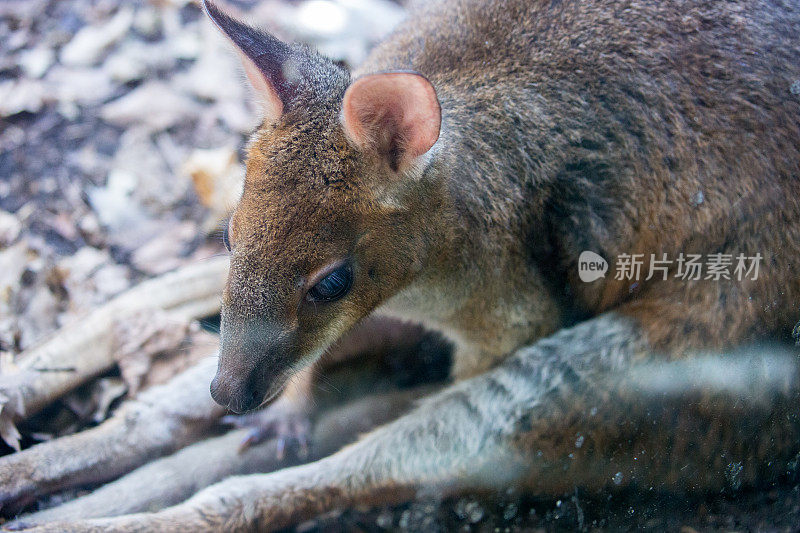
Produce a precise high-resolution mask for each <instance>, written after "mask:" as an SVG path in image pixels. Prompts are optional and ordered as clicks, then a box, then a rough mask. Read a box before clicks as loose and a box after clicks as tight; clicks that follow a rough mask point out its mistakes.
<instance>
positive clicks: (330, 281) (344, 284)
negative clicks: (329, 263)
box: [308, 265, 353, 302]
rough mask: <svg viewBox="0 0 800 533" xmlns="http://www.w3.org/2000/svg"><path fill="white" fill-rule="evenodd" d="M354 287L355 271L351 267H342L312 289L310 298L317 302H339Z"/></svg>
mask: <svg viewBox="0 0 800 533" xmlns="http://www.w3.org/2000/svg"><path fill="white" fill-rule="evenodd" d="M352 285H353V270H352V269H351V268H350V266H349V265H342V266H340V267H339V268H337V269H336V270H334V271H333V272H331V273H330V274H328V275H327V276H325V277H324V278H322V280H321V281H320V282H319V283H317V284H316V285H314V286H313V287H311V289H309V291H308V298H309V299H310V300H312V301H315V302H331V301H333V300H338V299H339V298H341V297H342V296H344V295H345V294H347V291H349V290H350V287H351V286H352Z"/></svg>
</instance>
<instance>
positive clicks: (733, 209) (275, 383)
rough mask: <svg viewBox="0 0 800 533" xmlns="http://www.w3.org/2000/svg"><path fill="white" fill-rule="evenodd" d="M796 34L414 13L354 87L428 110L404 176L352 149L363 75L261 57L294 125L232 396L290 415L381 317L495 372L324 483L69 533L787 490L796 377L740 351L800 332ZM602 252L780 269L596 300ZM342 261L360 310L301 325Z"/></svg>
mask: <svg viewBox="0 0 800 533" xmlns="http://www.w3.org/2000/svg"><path fill="white" fill-rule="evenodd" d="M215 9H216V8H213V7H212V8H211V9H210V12H211V13H212V16H214V17H216V20H218V21H219V20H222V22H223V24H222V25H221V26H226V27H232V28H233V33H234V38H232V40H233V41H234V42H238V43H239V45H240V46H242V44H241V43H244V44H245V45H247V46H251V45H252V44H253V42H255V41H253V37H254V35H256V34H255V33H253V32H252V30H242V29H241V28H239V29H236V25H235V24H233V25H231V24H232V23H231V21H230V20H225V19H221V18H220V17H219V16H218V13H217V14H216V15H215ZM237 31H244V32H245V36H246V39H244V40H242V39H239V41H237V39H236V38H235V37H236V32H237ZM798 33H800V6H798V5H797V3H796V2H794V1H791V2H790V1H782V0H756V1H744V0H741V1H736V0H733V1H728V2H718V1H712V0H692V1H689V2H684V1H678V0H665V1H661V2H653V1H645V0H597V1H583V0H511V1H507V2H504V1H500V0H495V1H489V2H479V1H477V0H446V1H444V0H442V1H437V2H430V3H420V6H418V8H417V10H416V11H415V12H414V13H413V14H412V15H411V16H410V17H409V18H408V19H407V21H406V22H405V23H404V24H403V25H402V26H401V27H400V28H398V30H397V31H396V32H395V34H394V35H393V36H392V37H390V38H389V39H388V40H387V41H386V42H384V43H383V44H382V45H380V46H379V47H378V48H377V49H376V50H375V51H374V53H373V54H372V55H371V56H370V58H369V59H368V61H367V62H366V63H365V64H364V65H363V66H362V67H361V68H360V69H359V71H358V72H356V73H354V74H353V78H358V77H362V76H368V75H371V74H375V73H378V72H384V71H407V70H412V71H415V72H417V73H419V74H421V75H422V76H424V78H425V79H427V80H429V81H430V83H431V85H432V87H433V88H434V89H435V91H436V94H437V97H438V100H439V103H440V104H441V132H440V134H439V137H438V140H437V142H436V144H435V145H434V146H433V147H432V148H431V150H430V151H429V152H428V153H427V154H424V155H422V156H420V157H418V158H416V160H414V161H413V162H412V164H410V165H405V166H403V165H399V164H397V162H398V161H404V162H405V161H406V160H405V159H403V157H402V156H403V155H405V154H403V153H397V152H398V150H399V151H400V152H402V150H403V149H404V148H403V147H404V146H415V145H414V142H413V141H414V140H415V139H417V138H416V137H414V135H415V133H414V132H413V131H411V132H410V133H409V134H408V135H409V136H410V137H409V138H405V139H402V138H401V139H397V138H396V137H397V136H396V135H395V132H392V131H388V133H387V138H388V139H389V140H390V141H391V142H390V143H389V145H388V146H391V147H392V149H391V150H389V151H386V150H383V151H381V150H377V151H376V150H369V149H366V148H363V147H362V148H359V147H357V146H355V145H353V144H351V142H350V140H348V135H347V134H346V133H345V131H344V129H343V128H347V120H345V125H344V126H343V125H342V121H341V118H340V115H341V110H342V106H343V105H342V104H343V102H342V100H343V98H345V94H346V92H345V91H347V90H348V87H354V85H351V76H350V75H349V73H347V72H345V71H343V70H342V69H340V68H338V67H336V66H334V65H333V64H332V63H331V62H329V61H327V60H325V59H324V58H321V57H319V56H318V55H316V54H314V53H313V52H310V51H307V50H304V49H300V48H293V49H292V50H294V51H293V52H291V54H294V59H293V63H292V70H291V71H292V72H300V73H302V74H303V76H301V77H300V78H299V79H294V80H293V79H291V78H287V77H286V76H284V74H285V71H284V70H282V69H277V70H276V69H275V66H274V64H273V63H274V61H272V62H270V61H262V59H263V57H266V58H267V59H269V57H268V55H267V56H263V57H262V59H259V61H261V63H260V66H258V65H257V66H258V68H259V69H261V71H260V72H261V73H262V74H263V76H264V77H265V79H267V81H268V82H269V83H272V85H273V88H274V90H275V94H274V95H271V99H270V101H271V102H280V105H278V106H277V107H280V112H281V114H280V115H279V116H276V115H275V114H273V115H272V116H270V117H269V118H268V120H266V121H265V123H264V124H263V125H262V127H261V128H259V130H258V131H257V132H256V134H255V135H254V137H253V140H252V142H251V145H250V149H249V152H248V165H247V167H248V168H247V181H246V184H245V188H244V194H243V197H242V200H241V203H240V205H239V206H238V207H237V209H236V212H235V213H234V215H233V219H232V221H231V228H230V229H231V240H232V242H233V251H232V256H231V275H230V279H229V281H228V285H227V287H226V290H225V294H224V297H223V303H224V309H223V339H222V352H221V357H220V362H219V371H218V374H217V378H216V379H215V384H214V386H213V387H212V389H213V390H214V392H215V394H216V396H215V397H218V399H222V400H225V401H227V402H228V403H229V404H230V405H231V407H234V408H240V409H242V408H247V407H248V406H251V405H252V401H251V400H252V399H253V398H252V397H251V393H257V394H258V395H259V397H258V398H256V399H257V400H260V396H261V395H262V394H263V395H264V397H270V396H272V395H274V394H275V393H276V392H277V391H278V390H280V388H281V387H282V386H283V384H284V383H285V381H286V379H287V377H288V376H289V375H290V374H292V373H293V372H296V371H297V370H298V369H299V368H300V367H303V366H305V365H307V364H309V363H310V362H311V361H312V360H313V359H315V358H316V357H317V356H318V355H319V354H321V353H322V351H324V349H325V348H326V347H327V346H328V345H329V344H330V343H332V342H333V341H334V340H335V339H336V338H338V337H340V336H341V335H343V334H344V333H345V332H346V331H348V330H349V329H350V328H351V327H352V326H353V325H354V324H356V323H357V322H359V321H360V320H361V319H362V318H364V317H365V316H367V315H369V314H370V313H373V312H391V313H394V314H397V315H400V316H402V317H411V318H416V319H420V320H423V321H425V322H426V323H428V324H429V325H432V326H434V327H437V328H439V329H441V330H442V331H444V332H445V333H446V334H448V335H449V336H450V337H451V338H452V339H453V340H454V341H455V342H456V345H457V351H456V354H455V362H454V375H455V377H457V378H466V377H468V376H472V375H475V377H472V378H470V379H465V380H463V381H461V382H460V383H456V384H455V385H452V386H450V387H448V388H446V389H445V390H444V391H443V392H441V393H439V394H436V395H433V396H432V397H430V398H428V399H426V400H425V401H424V402H422V403H421V405H420V406H419V407H418V408H416V409H415V410H413V411H412V412H411V413H409V414H407V415H405V416H402V417H400V418H399V419H397V420H395V421H394V422H392V423H390V424H388V425H386V426H383V427H381V428H379V429H377V430H376V431H374V432H372V433H370V434H368V435H366V436H365V437H364V438H363V439H361V440H360V441H359V442H357V443H355V444H353V445H351V446H349V447H347V448H344V449H343V450H341V451H339V452H337V453H336V454H333V455H331V456H329V457H327V458H325V459H322V460H320V461H317V462H315V463H311V464H308V465H304V466H301V467H297V468H292V469H287V470H282V471H279V472H276V473H273V474H265V475H259V476H247V477H241V478H232V479H230V480H228V481H226V482H223V483H220V484H218V485H215V486H212V487H210V488H209V489H207V490H205V491H203V492H201V493H200V494H198V495H197V496H195V497H194V498H192V499H191V500H189V501H188V502H186V503H184V504H181V505H179V506H176V507H173V508H170V509H167V510H164V511H162V512H160V513H156V514H142V515H133V516H129V517H122V518H119V519H113V520H107V521H97V522H93V523H84V524H77V525H75V526H74V527H73V526H70V525H66V526H65V525H62V524H57V525H55V526H53V528H65V529H69V530H79V531H82V530H92V528H93V527H94V528H107V529H108V530H119V531H140V530H141V531H145V530H150V529H153V528H158V529H163V530H165V531H167V530H168V531H182V530H212V529H214V528H215V527H218V526H224V527H227V528H234V529H240V530H247V529H254V528H264V527H272V528H276V527H283V526H286V525H288V524H290V523H293V522H297V521H298V520H301V519H303V518H306V517H309V516H311V515H313V514H315V513H319V512H323V511H326V510H330V509H333V508H336V507H340V506H348V505H352V504H353V503H354V502H358V501H368V502H373V503H381V502H382V503H389V502H393V501H397V500H398V499H399V498H407V497H409V496H410V495H411V494H412V491H413V490H414V489H416V488H420V487H431V486H432V487H436V488H437V489H440V492H441V493H453V492H455V491H457V490H460V489H463V488H468V489H497V488H502V487H505V486H507V485H509V484H511V483H521V484H523V485H524V486H526V487H527V488H529V489H532V490H537V491H543V492H554V491H555V492H557V491H560V490H564V489H565V488H568V487H572V486H573V485H580V486H583V487H587V488H589V489H590V490H597V489H601V488H604V487H608V486H613V484H626V485H628V484H634V485H635V484H637V483H638V484H640V486H644V487H649V486H658V487H662V488H667V489H679V490H680V489H690V490H700V491H703V490H708V491H719V490H722V489H731V490H737V489H738V487H739V486H741V484H757V483H759V482H769V481H771V480H773V479H776V478H780V477H781V476H783V475H785V474H787V472H788V473H790V474H791V473H792V472H794V471H796V467H797V460H796V457H797V456H796V454H797V452H798V444H797V443H798V442H800V424H798V421H797V417H796V416H795V414H794V411H796V409H794V406H796V405H797V400H798V396H800V394H799V393H798V391H800V365H798V360H797V357H796V353H795V352H794V351H791V350H789V349H787V348H786V347H785V346H784V347H780V346H778V345H769V344H766V345H764V344H762V345H756V347H755V348H751V349H750V350H747V349H744V348H743V347H742V346H739V345H744V343H746V342H747V341H751V340H756V339H762V338H764V337H772V338H775V339H779V340H788V337H789V332H790V331H791V328H792V325H793V324H794V323H795V322H796V321H797V319H798V318H799V315H800V309H798V306H799V305H800V277H798V275H797V273H798V270H799V269H800V195H798V191H799V190H800V166H799V165H800V120H798V119H800V97H799V96H798V95H797V94H796V93H797V91H796V90H792V89H791V88H792V87H797V85H798V83H800V41H798V40H797V35H798ZM264 42H266V43H267V44H266V45H265V47H262V48H263V49H264V50H266V52H264V53H265V54H268V53H271V52H270V51H274V50H278V52H279V54H278V55H280V56H281V57H286V56H287V54H290V51H288V50H287V49H285V48H281V47H285V45H282V44H280V43H277V42H276V41H275V40H274V39H271V38H264ZM251 48H252V46H251ZM262 48H258V47H256V49H257V50H258V51H259V53H261V51H262ZM262 55H263V54H262ZM259 57H261V56H259ZM253 63H254V64H256V63H257V61H255V60H254V61H253ZM420 79H422V78H416V79H415V83H416V82H419V81H420ZM270 80H272V81H270ZM274 80H279V81H280V83H278V82H274ZM287 80H288V81H287ZM281 84H283V85H281ZM411 85H412V84H409V87H410V86H411ZM275 87H277V88H275ZM268 90H270V89H268ZM384 96H385V95H384ZM273 107H275V106H273ZM345 107H346V106H345ZM401 107H402V106H401ZM430 110H432V111H435V110H434V109H433V108H432V107H431V108H430ZM401 115H402V113H401ZM428 118H430V119H431V120H428V121H424V120H423V121H419V122H418V124H434V123H435V122H436V121H435V120H434V119H435V118H436V117H435V116H433V117H428ZM396 122H397V121H396ZM400 123H402V120H401V121H400ZM412 130H413V128H412ZM351 133H352V131H351ZM417 133H419V132H417ZM423 133H430V132H429V131H426V132H423ZM357 137H358V136H355V137H354V136H353V135H350V137H349V138H351V139H352V138H357ZM420 137H421V138H425V137H424V135H421V136H420ZM404 143H405V144H404ZM393 161H394V162H395V164H393V163H392V162H393ZM398 169H399V170H398ZM698 193H702V199H703V201H702V202H700V201H697V200H695V199H696V198H698ZM584 250H591V251H594V252H597V253H599V254H601V255H602V256H604V257H605V258H606V259H609V260H613V259H614V258H616V257H617V256H619V255H620V254H623V253H627V254H639V253H641V254H646V257H649V254H656V255H657V256H659V257H660V256H661V254H663V253H667V254H668V257H669V258H670V259H675V258H676V257H677V255H678V254H679V253H681V252H683V253H685V254H689V253H700V254H704V255H705V254H713V253H719V252H722V253H732V254H738V253H744V254H746V255H748V256H752V255H755V254H756V253H760V254H762V256H763V257H764V261H763V263H762V265H761V272H760V276H759V279H758V280H757V281H738V280H729V281H725V280H722V281H710V280H708V281H706V280H703V281H697V282H690V281H683V280H676V279H674V278H672V277H670V278H669V279H668V280H667V281H655V280H653V281H649V282H648V281H643V280H640V281H639V283H638V284H635V285H633V284H631V283H630V282H621V281H616V280H614V279H613V272H614V267H615V265H613V264H612V265H611V271H610V274H609V275H608V276H607V277H606V278H605V279H603V280H599V281H595V282H593V283H583V282H581V281H579V280H578V278H577V260H578V256H579V254H580V253H581V252H582V251H584ZM343 259H348V260H350V261H351V262H352V265H353V269H354V272H355V281H354V285H353V288H352V291H351V292H350V293H349V294H348V295H347V296H346V297H344V298H343V299H341V300H339V301H337V302H332V303H327V304H324V305H316V306H315V305H309V303H308V302H307V301H306V300H304V294H305V291H306V290H307V288H308V286H307V285H308V279H309V278H311V277H312V276H314V275H315V273H317V272H319V271H320V269H322V268H326V267H327V266H329V265H331V264H332V263H334V262H336V261H340V260H343ZM646 268H647V265H645V266H644V271H645V272H646ZM734 346H739V348H737V349H730V350H727V349H725V350H723V348H729V347H734ZM701 349H714V350H715V351H716V352H717V353H716V354H714V355H706V356H702V355H698V353H697V352H698V350H701ZM665 354H666V355H667V357H665ZM493 366H494V368H492V369H490V370H486V369H488V368H489V367H493ZM581 436H582V437H583V440H581V441H580V442H581V444H580V445H578V443H577V442H578V441H577V440H576V439H578V437H581ZM721 458H724V460H723V459H721ZM731 469H732V470H731ZM617 473H619V474H620V475H621V476H622V477H621V478H619V482H618V481H617V478H618V477H619V476H617V475H616V474H617ZM730 474H735V475H733V476H732V475H730ZM612 480H613V481H612Z"/></svg>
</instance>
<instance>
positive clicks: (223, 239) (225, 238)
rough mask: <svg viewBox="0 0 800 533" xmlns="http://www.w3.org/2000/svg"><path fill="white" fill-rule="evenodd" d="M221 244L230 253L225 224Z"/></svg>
mask: <svg viewBox="0 0 800 533" xmlns="http://www.w3.org/2000/svg"><path fill="white" fill-rule="evenodd" d="M222 244H224V245H225V248H227V249H228V251H229V252H230V251H231V239H230V237H229V236H228V225H227V224H225V229H223V230H222Z"/></svg>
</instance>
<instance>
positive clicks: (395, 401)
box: [7, 387, 433, 526]
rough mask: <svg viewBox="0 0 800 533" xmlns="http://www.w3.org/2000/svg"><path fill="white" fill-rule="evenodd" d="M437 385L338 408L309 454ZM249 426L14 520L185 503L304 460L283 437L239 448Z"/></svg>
mask: <svg viewBox="0 0 800 533" xmlns="http://www.w3.org/2000/svg"><path fill="white" fill-rule="evenodd" d="M431 390H433V389H432V388H431V387H420V388H417V389H411V390H404V391H395V392H392V393H386V394H377V395H371V396H369V397H366V398H362V399H360V400H355V401H353V402H351V403H348V404H345V405H344V406H340V407H337V408H334V409H332V410H331V411H329V412H328V413H325V414H323V415H321V416H320V417H319V418H318V422H317V423H316V424H315V425H314V430H313V433H312V440H311V444H310V447H309V454H308V456H307V457H305V458H304V460H306V461H312V460H316V459H319V458H321V457H324V456H326V455H329V454H331V453H333V452H335V451H336V450H338V449H339V448H341V447H342V446H344V445H345V444H348V443H350V442H352V441H354V440H355V439H356V438H357V437H358V435H359V434H360V433H363V432H366V431H369V430H371V429H373V428H374V427H376V426H378V425H381V424H383V423H385V422H388V421H390V420H393V419H394V418H396V417H398V416H399V415H401V414H402V413H403V412H405V411H407V410H408V409H409V408H410V407H411V405H412V403H413V401H414V400H416V399H417V398H419V397H421V396H422V395H423V394H425V393H427V392H430V391H431ZM246 433H247V430H236V431H231V432H229V433H227V434H226V435H223V436H221V437H217V438H213V439H208V440H205V441H201V442H198V443H196V444H193V445H191V446H188V447H186V448H184V449H183V450H181V451H179V452H177V453H175V454H173V455H170V456H168V457H164V458H162V459H159V460H157V461H154V462H152V463H149V464H147V465H145V466H142V467H141V468H139V469H137V470H135V471H133V472H131V473H130V474H128V475H126V476H124V477H122V478H120V479H118V480H117V481H114V482H111V483H109V484H107V485H104V486H102V487H100V488H98V489H97V490H95V491H94V492H92V493H91V494H88V495H86V496H83V497H81V498H77V499H75V500H73V501H71V502H67V503H65V504H63V505H60V506H58V507H54V508H52V509H47V510H45V511H40V512H38V513H33V514H30V515H27V516H23V517H21V518H20V519H19V520H17V521H14V522H12V523H10V524H7V525H9V526H15V525H22V524H25V525H27V526H31V525H36V524H43V523H46V522H50V521H53V520H78V519H82V518H94V517H101V516H119V515H123V514H129V513H136V512H141V511H155V510H159V509H163V508H165V507H168V506H170V505H174V504H177V503H180V502H182V501H184V500H186V499H187V498H189V497H190V496H192V495H193V494H194V493H195V492H197V491H198V490H200V489H202V488H204V487H207V486H209V485H211V484H213V483H216V482H218V481H221V480H222V479H224V478H226V477H229V476H233V475H240V474H251V473H255V472H273V471H275V470H279V469H281V468H285V467H287V466H292V465H294V464H298V463H300V462H301V461H300V460H299V459H298V458H297V456H296V455H295V454H289V455H287V456H286V458H284V459H278V458H277V456H278V454H277V446H278V442H277V439H273V440H270V441H266V442H263V443H261V444H257V445H255V446H252V447H250V448H248V449H246V450H245V451H244V452H242V453H237V448H238V446H239V443H241V441H242V439H243V438H244V436H245V435H246Z"/></svg>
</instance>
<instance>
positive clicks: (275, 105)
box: [203, 0, 302, 120]
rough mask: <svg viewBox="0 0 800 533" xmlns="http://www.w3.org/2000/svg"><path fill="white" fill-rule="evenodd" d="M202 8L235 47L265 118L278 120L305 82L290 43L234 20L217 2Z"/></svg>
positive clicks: (204, 5) (205, 3) (207, 1)
mask: <svg viewBox="0 0 800 533" xmlns="http://www.w3.org/2000/svg"><path fill="white" fill-rule="evenodd" d="M203 7H204V8H205V11H206V14H207V15H208V17H209V18H210V19H211V21H212V22H213V23H214V24H215V25H216V26H217V27H218V28H219V29H220V30H221V31H222V33H224V34H225V35H226V36H227V37H228V39H230V40H231V42H232V43H233V44H234V45H235V46H236V49H237V50H238V52H239V55H240V57H241V59H242V63H243V64H244V70H245V73H246V74H247V78H248V79H249V80H250V83H251V84H252V85H253V88H254V89H255V90H256V92H257V93H258V95H259V97H261V99H262V100H263V103H264V108H265V109H264V112H265V118H267V119H268V120H269V119H271V120H274V119H277V118H278V117H279V116H280V115H281V113H282V112H283V110H284V107H285V106H286V105H287V104H288V103H289V102H290V101H291V100H292V99H293V98H294V96H295V95H296V93H297V88H298V86H299V85H300V83H301V81H302V79H301V74H300V71H299V69H298V64H299V58H296V57H293V51H292V48H291V47H290V46H289V45H288V44H286V43H284V42H282V41H280V40H278V39H276V38H275V37H273V36H272V35H270V34H268V33H265V32H263V31H260V30H257V29H255V28H252V27H250V26H248V25H247V24H244V23H243V22H240V21H238V20H236V19H234V18H233V17H231V16H230V15H228V14H227V13H225V12H224V11H222V10H221V9H220V8H219V7H218V6H217V5H216V4H215V3H214V2H211V1H209V0H203Z"/></svg>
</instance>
